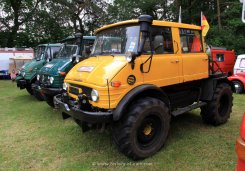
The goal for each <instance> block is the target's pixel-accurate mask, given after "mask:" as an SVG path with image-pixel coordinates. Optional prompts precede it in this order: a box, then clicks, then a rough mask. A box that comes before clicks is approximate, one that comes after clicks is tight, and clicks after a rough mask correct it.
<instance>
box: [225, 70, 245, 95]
mask: <svg viewBox="0 0 245 171" xmlns="http://www.w3.org/2000/svg"><path fill="white" fill-rule="evenodd" d="M228 80H230V81H232V82H233V84H234V87H235V92H236V93H242V92H244V88H245V72H240V73H237V74H234V75H232V76H230V77H228Z"/></svg>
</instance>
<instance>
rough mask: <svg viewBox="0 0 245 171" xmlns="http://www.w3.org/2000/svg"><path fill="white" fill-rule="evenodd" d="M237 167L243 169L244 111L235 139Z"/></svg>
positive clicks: (244, 146)
mask: <svg viewBox="0 0 245 171" xmlns="http://www.w3.org/2000/svg"><path fill="white" fill-rule="evenodd" d="M236 154H237V157H238V159H237V167H236V171H244V170H245V113H244V115H243V120H242V124H241V131H240V137H238V138H237V140H236Z"/></svg>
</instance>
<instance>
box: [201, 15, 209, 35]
mask: <svg viewBox="0 0 245 171" xmlns="http://www.w3.org/2000/svg"><path fill="white" fill-rule="evenodd" d="M208 30H209V24H208V21H207V19H206V17H205V16H204V15H202V36H203V37H205V36H206V34H207V33H208Z"/></svg>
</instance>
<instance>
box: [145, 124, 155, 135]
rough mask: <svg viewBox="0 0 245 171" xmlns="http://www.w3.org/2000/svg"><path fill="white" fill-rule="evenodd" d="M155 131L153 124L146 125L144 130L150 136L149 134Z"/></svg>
mask: <svg viewBox="0 0 245 171" xmlns="http://www.w3.org/2000/svg"><path fill="white" fill-rule="evenodd" d="M152 131H153V128H152V124H147V125H146V126H145V127H144V130H143V133H144V134H145V135H146V136H148V135H151V133H152Z"/></svg>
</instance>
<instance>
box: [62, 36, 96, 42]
mask: <svg viewBox="0 0 245 171" xmlns="http://www.w3.org/2000/svg"><path fill="white" fill-rule="evenodd" d="M73 39H75V36H68V37H67V38H65V39H63V40H61V42H66V41H68V40H73ZM83 39H86V40H95V36H83Z"/></svg>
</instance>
